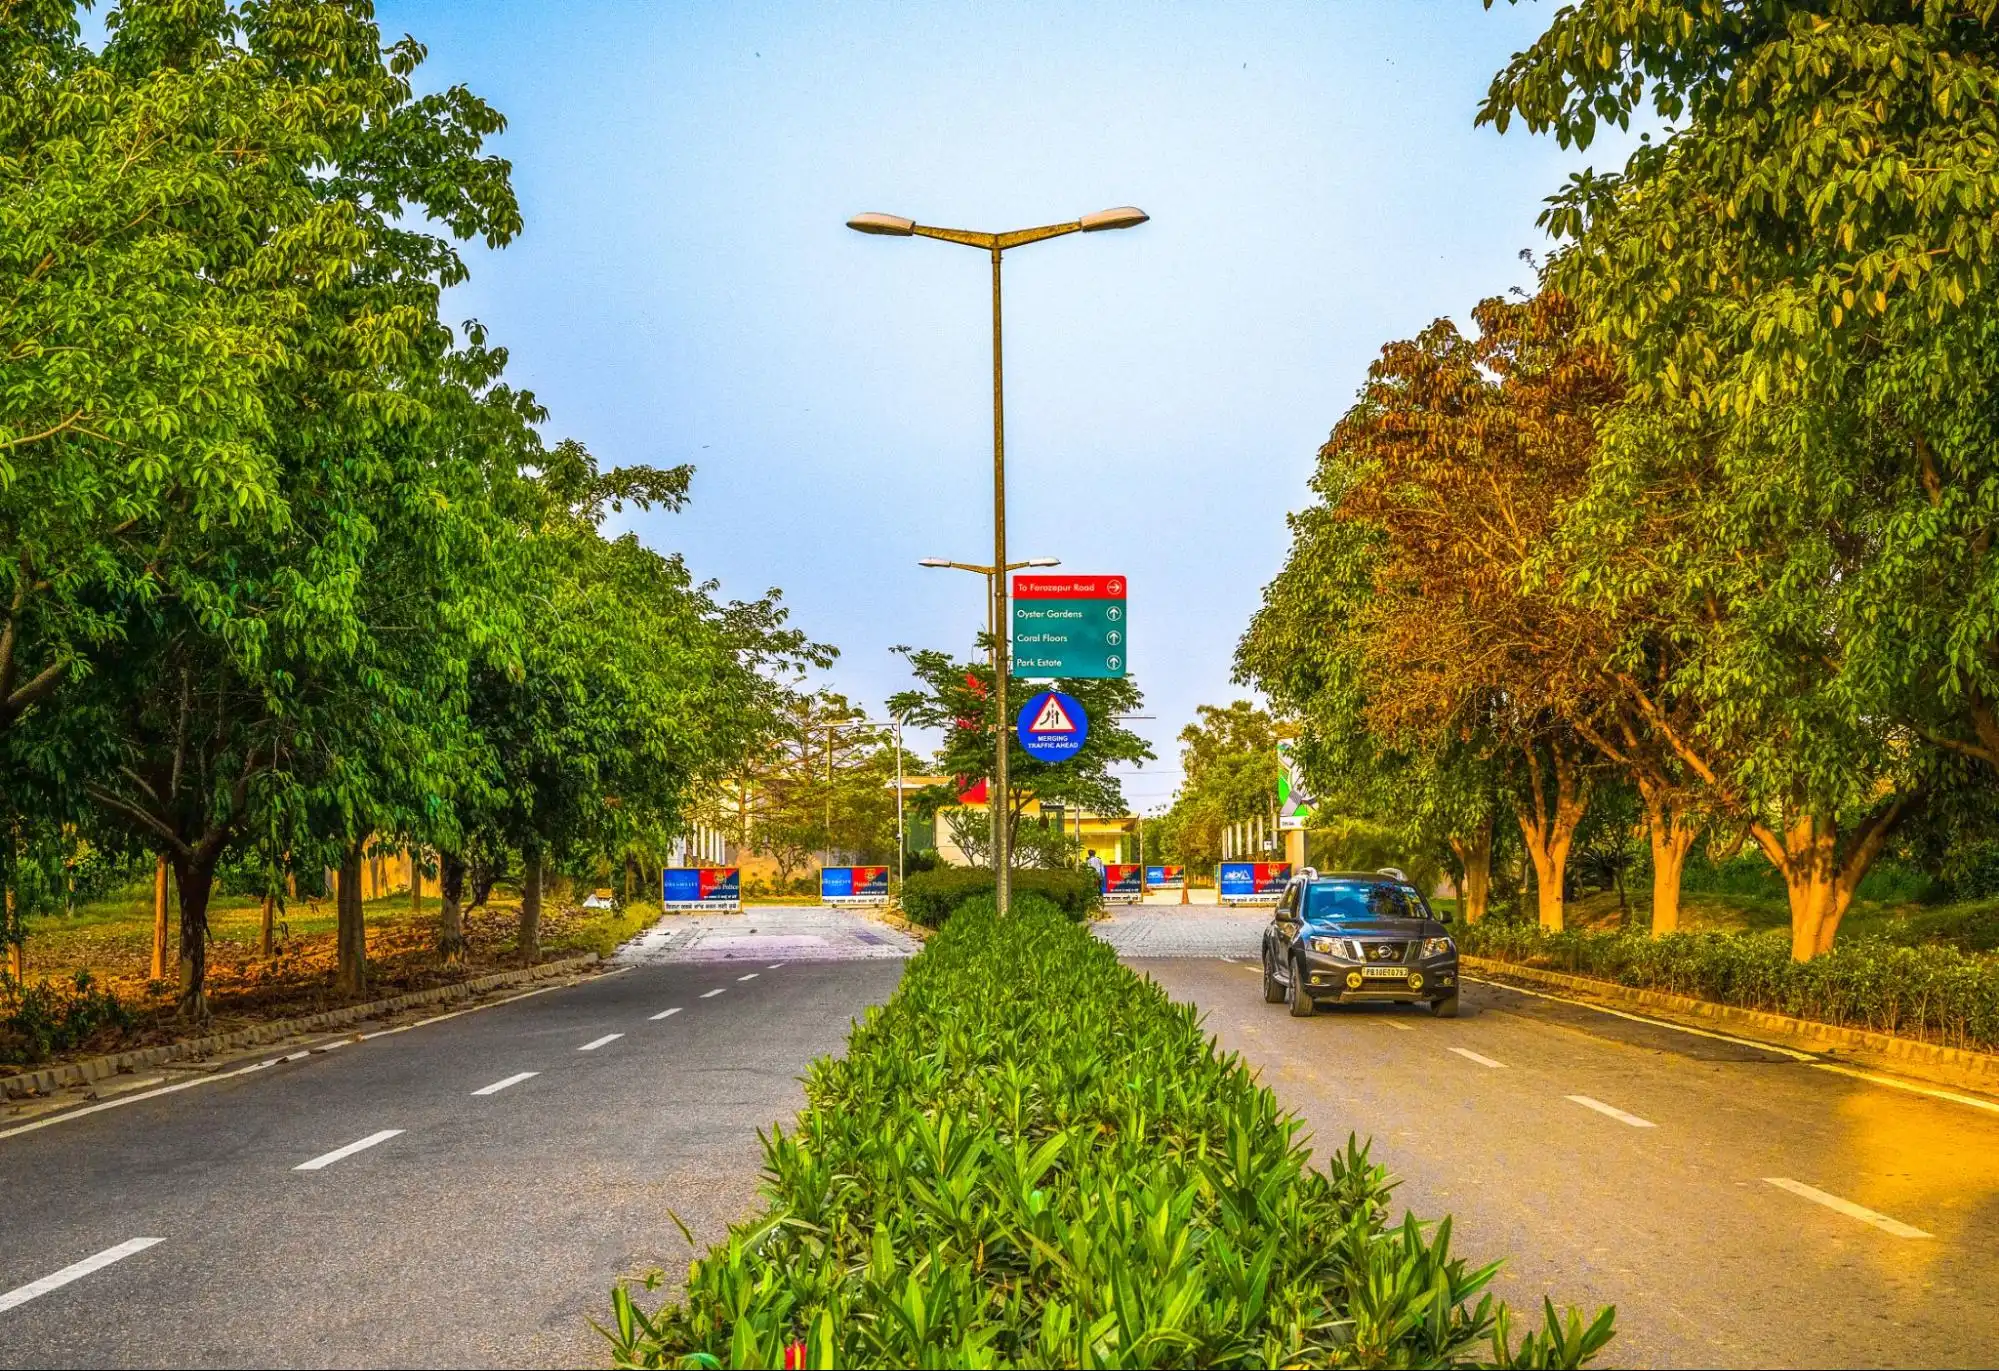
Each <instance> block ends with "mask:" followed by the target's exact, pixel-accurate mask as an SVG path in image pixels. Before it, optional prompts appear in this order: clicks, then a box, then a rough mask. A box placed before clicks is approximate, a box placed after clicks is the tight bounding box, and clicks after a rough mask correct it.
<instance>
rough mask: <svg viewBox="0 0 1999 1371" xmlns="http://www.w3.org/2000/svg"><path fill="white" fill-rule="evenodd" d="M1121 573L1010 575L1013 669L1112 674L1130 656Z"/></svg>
mask: <svg viewBox="0 0 1999 1371" xmlns="http://www.w3.org/2000/svg"><path fill="white" fill-rule="evenodd" d="M1124 592H1125V580H1124V577H1122V576H1016V577H1014V578H1013V659H1012V660H1013V669H1012V671H1011V672H1010V673H1009V674H1011V675H1014V676H1019V677H1021V678H1023V679H1026V680H1044V681H1045V680H1053V679H1054V678H1056V677H1059V676H1074V677H1085V678H1091V679H1098V680H1104V679H1113V678H1116V677H1121V676H1123V675H1124V674H1125V666H1126V663H1128V662H1129V661H1130V660H1131V650H1130V649H1131V633H1130V629H1131V625H1130V623H1129V621H1128V619H1127V616H1126V612H1125V595H1124Z"/></svg>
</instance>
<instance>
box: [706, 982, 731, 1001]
mask: <svg viewBox="0 0 1999 1371" xmlns="http://www.w3.org/2000/svg"><path fill="white" fill-rule="evenodd" d="M728 988H729V987H727V986H726V985H718V986H716V987H715V988H714V989H713V990H704V991H702V992H701V998H702V999H704V1000H712V999H714V998H715V997H716V996H717V995H719V994H721V993H722V992H723V991H725V990H727V989H728Z"/></svg>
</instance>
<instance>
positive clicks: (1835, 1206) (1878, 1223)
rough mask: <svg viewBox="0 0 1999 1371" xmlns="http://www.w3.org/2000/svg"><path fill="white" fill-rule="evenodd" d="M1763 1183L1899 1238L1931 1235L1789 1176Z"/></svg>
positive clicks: (1770, 1178)
mask: <svg viewBox="0 0 1999 1371" xmlns="http://www.w3.org/2000/svg"><path fill="white" fill-rule="evenodd" d="M1763 1183H1764V1184H1765V1185H1774V1186H1776V1187H1777V1188H1778V1189H1779V1190H1788V1191H1790V1192H1791V1193H1792V1194H1793V1195H1798V1196H1801V1197H1802V1198H1804V1199H1808V1200H1810V1201H1811V1202H1812V1203H1813V1204H1822V1205H1824V1206H1825V1207H1826V1208H1827V1209H1830V1210H1832V1211H1834V1212H1835V1213H1839V1214H1844V1215H1846V1217H1847V1218H1849V1219H1859V1220H1860V1221H1861V1222H1862V1223H1865V1224H1872V1225H1873V1226H1874V1227H1876V1228H1878V1229H1880V1230H1881V1231H1882V1232H1883V1233H1892V1234H1894V1235H1895V1236H1896V1237H1898V1238H1927V1237H1929V1236H1930V1234H1928V1233H1925V1232H1924V1231H1923V1230H1922V1229H1920V1228H1917V1227H1915V1226H1913V1225H1911V1224H1906V1223H1903V1222H1902V1221H1901V1220H1900V1219H1891V1218H1889V1217H1888V1216H1887V1215H1886V1214H1877V1213H1876V1212H1874V1211H1873V1210H1872V1209H1868V1208H1866V1207H1865V1206H1863V1205H1858V1204H1855V1203H1854V1202H1853V1201H1852V1200H1842V1199H1841V1198H1840V1197H1839V1196H1837V1195H1828V1194H1827V1193H1826V1192H1825V1191H1823V1190H1820V1189H1819V1188H1818V1187H1816V1186H1811V1185H1806V1184H1805V1183H1804V1182H1803V1181H1794V1180H1792V1179H1791V1178H1790V1177H1788V1176H1765V1177H1764V1178H1763Z"/></svg>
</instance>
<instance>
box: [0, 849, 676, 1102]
mask: <svg viewBox="0 0 1999 1371" xmlns="http://www.w3.org/2000/svg"><path fill="white" fill-rule="evenodd" d="M366 913H367V922H368V979H369V985H368V992H367V996H366V998H369V999H377V998H383V997H386V996H389V995H396V994H400V993H403V992H405V991H410V990H419V989H428V988H430V987H433V986H441V985H448V984H451V983H453V982H455V981H461V980H465V979H467V978H469V977H473V976H480V975H485V974H488V973H490V972H493V971H499V970H505V969H509V968H512V967H517V966H519V965H520V964H521V961H520V958H519V956H518V954H517V953H516V952H515V941H516V934H517V931H518V922H519V914H520V905H519V900H518V899H517V898H516V897H512V896H507V895H502V894H500V893H499V892H495V894H494V897H493V899H492V900H491V901H489V902H488V904H487V905H485V906H483V907H482V908H479V909H472V910H467V911H466V913H465V934H466V940H467V942H468V943H469V949H468V952H467V954H466V957H465V960H464V961H463V962H461V963H459V964H457V965H453V966H446V965H444V964H443V962H442V961H441V960H440V959H439V958H438V956H437V953H436V950H435V948H436V941H437V913H438V901H437V897H436V896H435V895H431V896H429V897H427V898H426V899H425V900H424V902H423V910H422V912H421V913H417V912H415V911H413V910H412V909H411V906H410V897H409V894H408V892H404V893H401V894H397V895H391V896H388V897H386V898H383V899H379V900H371V901H369V902H368V904H367V905H366ZM658 916H659V910H658V908H657V906H654V905H646V904H633V905H630V906H627V907H626V908H625V909H623V910H616V909H604V910H585V909H581V908H579V907H577V906H576V905H575V904H573V903H571V902H569V901H566V900H562V899H557V898H554V897H550V898H546V899H544V900H543V904H542V922H541V957H540V960H542V961H554V960H559V959H561V958H564V957H573V956H575V955H576V954H578V953H580V952H596V953H598V954H599V955H607V954H609V953H610V952H611V951H612V950H613V949H614V948H616V947H617V946H618V944H620V943H622V942H624V941H625V940H626V939H627V938H630V937H632V936H634V935H635V934H637V933H639V932H640V931H641V930H643V929H645V928H646V927H648V926H649V925H650V924H651V923H652V922H653V920H655V919H656V918H658ZM208 919H209V946H208V996H209V1005H210V1010H211V1012H212V1013H213V1015H214V1020H215V1022H214V1025H213V1029H212V1030H211V1031H216V1032H222V1031H227V1030H229V1029H232V1028H241V1027H245V1026H247V1025H249V1024H252V1023H258V1022H265V1021H269V1020H271V1019H281V1018H289V1017H292V1016H295V1015H299V1014H309V1013H314V1012H317V1011H319V1010H323V1009H330V1008H334V1007H337V1006H338V1005H340V1004H342V1003H345V1001H343V1000H342V999H341V997H340V996H338V995H337V994H336V993H335V991H334V989H333V973H334V966H335V947H334V925H335V915H334V908H333V901H332V900H330V899H326V900H300V901H299V902H298V903H296V904H294V905H292V906H291V907H290V908H289V909H286V910H283V911H281V912H280V915H279V919H278V923H277V928H276V937H275V939H274V943H273V955H272V956H271V957H269V958H265V957H263V956H260V955H259V950H258V944H259V939H260V936H261V931H262V927H263V907H262V903H261V901H259V900H256V899H254V898H249V897H244V896H223V895H218V896H216V897H215V899H214V900H213V901H212V902H211V903H210V905H209V909H208ZM168 924H169V927H168V934H167V979H166V981H164V982H157V981H153V980H152V979H151V977H150V971H151V961H152V947H153V892H152V886H151V885H150V883H149V884H146V885H141V886H134V887H131V888H130V889H127V890H123V891H120V892H118V893H117V894H116V895H114V896H111V897H109V898H107V899H103V900H98V901H95V902H92V903H90V904H86V905H81V906H79V907H78V908H77V909H76V910H75V911H74V912H73V913H71V914H69V915H67V916H60V917H54V918H42V919H36V920H34V921H32V922H31V923H30V924H29V925H28V942H27V980H28V981H29V982H30V983H33V982H37V981H42V980H47V981H51V982H55V983H58V984H62V983H67V982H70V981H73V980H74V979H75V977H76V974H77V973H78V972H80V971H86V972H88V973H89V974H90V977H91V979H92V980H93V981H95V982H96V983H97V984H98V985H99V986H101V987H103V988H105V989H108V990H110V991H111V992H112V993H113V994H114V995H116V996H117V997H118V1000H119V1002H120V1003H121V1004H123V1005H124V1006H125V1007H126V1008H127V1009H128V1010H129V1011H131V1014H132V1017H133V1027H132V1028H131V1029H130V1030H129V1031H128V1032H125V1033H123V1034H119V1033H117V1032H116V1031H115V1030H111V1029H106V1030H104V1031H103V1032H102V1033H100V1034H98V1035H96V1036H95V1037H93V1038H92V1039H91V1040H89V1041H87V1042H85V1043H83V1044H80V1045H79V1046H78V1049H77V1051H76V1052H75V1053H74V1054H59V1055H89V1054H91V1053H93V1052H99V1051H108V1050H114V1049H116V1048H119V1047H130V1046H137V1045H145V1044H150V1043H155V1042H166V1041H170V1040H172V1039H173V1038H174V1037H176V1036H180V1035H182V1034H184V1033H185V1032H186V1031H187V1030H186V1029H185V1027H184V1026H183V1025H181V1024H179V1023H178V1022H176V1021H175V1019H174V1014H173V1011H174V1000H175V993H176V989H177V986H176V984H175V982H176V978H177V976H178V974H179V973H178V971H177V969H176V967H177V958H178V949H179V939H180V928H179V923H178V919H177V916H176V915H175V914H173V913H170V914H169V918H168ZM0 1007H4V1002H0ZM0 1026H4V1021H0ZM5 1039H6V1034H5V1033H4V1032H0V1062H7V1061H9V1060H10V1055H15V1054H9V1052H8V1051H7V1048H8V1043H7V1042H6V1041H5Z"/></svg>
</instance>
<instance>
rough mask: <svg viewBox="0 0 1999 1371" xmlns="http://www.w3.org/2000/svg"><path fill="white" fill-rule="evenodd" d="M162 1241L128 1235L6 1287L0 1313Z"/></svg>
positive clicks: (0, 1299)
mask: <svg viewBox="0 0 1999 1371" xmlns="http://www.w3.org/2000/svg"><path fill="white" fill-rule="evenodd" d="M165 1241H166V1239H165V1238H127V1239H126V1240H125V1241H124V1242H121V1243H119V1244H118V1245H117V1246H116V1247H107V1248H105V1249H104V1250H103V1251H102V1252H99V1253H98V1254H97V1255H96V1256H94V1257H85V1258H84V1259H83V1260H82V1261H80V1262H73V1263H71V1264H70V1265H68V1266H65V1267H64V1268H63V1269H62V1270H60V1271H54V1272H51V1273H50V1274H48V1275H46V1276H44V1277H42V1278H41V1279H40V1280H38V1281H29V1282H28V1283H27V1284H26V1285H22V1286H17V1287H15V1288H14V1289H12V1290H9V1291H8V1292H7V1293H6V1294H4V1295H0V1314H4V1313H6V1312H7V1311H8V1310H9V1309H12V1308H14V1307H15V1306H17V1305H23V1304H26V1303H27V1302H28V1301H29V1300H32V1299H35V1298H37V1297H39V1296H42V1295H46V1294H48V1293H49V1291H51V1290H60V1289H62V1288H63V1287H64V1286H65V1285H68V1284H69V1283H70V1282H71V1281H75V1280H82V1279H83V1278H84V1277H85V1276H88V1275H89V1274H90V1273H91V1272H93V1271H102V1270H103V1269H104V1268H105V1267H107V1266H109V1265H111V1263H113V1262H121V1261H124V1260H125V1258H127V1257H129V1256H131V1255H132V1254H133V1253H135V1252H143V1251H145V1250H146V1249H147V1248H149V1247H151V1246H153V1245H154V1244H155V1243H162V1242H165Z"/></svg>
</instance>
